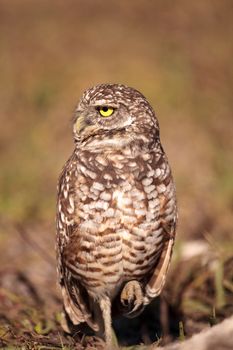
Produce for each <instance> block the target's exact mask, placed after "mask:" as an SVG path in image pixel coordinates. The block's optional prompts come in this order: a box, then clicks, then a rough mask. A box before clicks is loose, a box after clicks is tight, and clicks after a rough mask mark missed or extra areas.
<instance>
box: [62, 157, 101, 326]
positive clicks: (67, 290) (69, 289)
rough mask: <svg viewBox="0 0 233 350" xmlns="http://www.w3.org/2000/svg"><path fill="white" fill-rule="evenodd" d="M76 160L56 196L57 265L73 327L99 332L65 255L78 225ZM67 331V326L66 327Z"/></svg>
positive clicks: (66, 170)
mask: <svg viewBox="0 0 233 350" xmlns="http://www.w3.org/2000/svg"><path fill="white" fill-rule="evenodd" d="M76 168H77V165H76V159H75V155H73V156H72V157H71V158H70V159H69V160H68V161H67V163H66V164H65V166H64V168H63V170H62V172H61V175H60V177H59V181H58V197H57V217H56V218H57V219H56V222H57V266H58V277H59V283H60V286H61V291H62V296H63V303H64V309H65V312H66V313H67V314H68V316H69V319H70V320H71V321H72V323H73V324H74V325H78V324H80V323H82V322H86V323H87V324H88V325H89V326H90V327H91V328H92V329H94V330H95V331H98V326H97V324H96V323H94V322H93V320H92V315H91V313H90V311H89V309H88V306H87V302H86V301H87V295H86V293H85V290H84V288H83V287H82V286H81V284H80V283H79V281H78V280H77V279H75V278H74V277H73V276H72V274H71V272H70V271H69V270H68V269H67V267H66V264H65V262H64V253H65V251H66V250H67V249H66V248H67V246H69V244H70V241H71V239H72V235H73V234H74V233H75V232H76V230H77V224H76V222H75V219H74V218H75V182H76ZM65 328H66V329H65V330H67V327H65Z"/></svg>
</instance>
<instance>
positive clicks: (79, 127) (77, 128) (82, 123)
mask: <svg viewBox="0 0 233 350" xmlns="http://www.w3.org/2000/svg"><path fill="white" fill-rule="evenodd" d="M86 126H87V123H86V121H85V116H84V115H80V116H79V117H78V119H77V121H76V123H75V125H74V128H75V131H76V132H77V133H78V134H80V133H81V131H82V130H83V129H85V127H86Z"/></svg>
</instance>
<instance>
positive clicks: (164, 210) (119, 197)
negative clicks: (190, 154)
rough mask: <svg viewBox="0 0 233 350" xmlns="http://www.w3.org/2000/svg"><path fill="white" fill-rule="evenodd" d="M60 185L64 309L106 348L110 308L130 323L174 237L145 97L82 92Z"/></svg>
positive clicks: (160, 281)
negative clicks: (101, 338)
mask: <svg viewBox="0 0 233 350" xmlns="http://www.w3.org/2000/svg"><path fill="white" fill-rule="evenodd" d="M73 131H74V139H75V148H74V152H73V154H72V155H71V157H70V159H69V160H68V161H67V163H66V164H65V166H64V168H63V170H62V173H61V176H60V178H59V185H58V201H57V259H58V271H59V282H60V285H61V289H62V295H63V300H64V309H65V312H66V314H67V316H68V317H69V319H70V321H71V322H72V323H73V324H74V325H79V324H82V323H86V324H87V325H89V326H90V327H91V328H92V329H93V330H94V331H95V332H97V334H98V333H99V334H102V335H103V334H104V333H105V339H106V342H107V344H110V343H111V306H112V303H113V302H114V305H115V304H118V306H119V310H120V312H121V313H122V314H123V315H125V316H127V317H134V316H135V315H137V314H138V313H140V312H141V311H142V310H143V308H144V306H145V305H147V304H148V303H150V301H151V300H152V299H153V298H155V297H156V296H158V295H159V294H160V292H161V290H162V288H163V285H164V282H165V278H166V274H167V270H168V266H169V263H170V259H171V254H172V247H173V243H174V238H175V229H176V218H177V211H176V196H175V188H174V182H173V178H172V174H171V169H170V166H169V164H168V161H167V157H166V155H165V153H164V150H163V148H162V146H161V143H160V136H159V125H158V120H157V118H156V116H155V114H154V111H153V109H152V108H151V106H150V104H149V103H148V102H147V100H146V99H145V97H144V96H143V95H142V94H141V93H140V92H138V91H137V90H135V89H133V88H129V87H127V86H124V85H118V84H103V85H97V86H95V87H93V88H91V89H88V90H86V91H85V92H84V94H83V96H82V98H81V100H80V102H79V104H78V106H77V109H76V111H75V117H74V123H73Z"/></svg>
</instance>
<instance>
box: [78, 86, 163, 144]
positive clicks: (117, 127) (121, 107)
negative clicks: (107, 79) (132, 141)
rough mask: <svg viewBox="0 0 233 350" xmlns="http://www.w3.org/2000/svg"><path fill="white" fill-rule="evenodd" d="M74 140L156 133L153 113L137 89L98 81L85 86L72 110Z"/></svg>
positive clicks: (86, 140) (84, 140)
mask: <svg viewBox="0 0 233 350" xmlns="http://www.w3.org/2000/svg"><path fill="white" fill-rule="evenodd" d="M73 132H74V138H75V141H76V142H89V141H90V140H91V139H93V137H95V138H96V137H97V138H98V137H102V138H103V136H104V137H105V140H106V139H108V138H110V139H112V138H113V137H114V136H116V135H117V137H120V136H121V135H122V136H124V137H125V135H129V134H131V135H134V136H135V137H136V136H137V135H138V136H139V135H141V136H142V135H144V134H145V133H148V135H150V137H152V136H153V137H155V136H157V137H159V125H158V121H157V118H156V116H155V113H154V111H153V109H152V107H151V106H150V104H149V102H148V101H147V100H146V98H145V97H144V96H143V95H142V94H141V93H140V92H139V91H137V90H135V89H133V88H130V87H128V86H125V85H121V84H101V85H96V86H94V87H92V88H90V89H88V90H86V91H85V92H84V94H83V96H82V97H81V100H80V102H79V104H78V106H77V108H76V110H75V116H74V124H73Z"/></svg>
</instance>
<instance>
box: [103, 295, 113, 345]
mask: <svg viewBox="0 0 233 350" xmlns="http://www.w3.org/2000/svg"><path fill="white" fill-rule="evenodd" d="M100 309H101V311H102V315H103V320H104V332H105V341H106V348H107V349H110V348H112V347H111V346H112V318H111V301H110V299H109V297H107V296H106V297H104V298H102V299H101V300H100Z"/></svg>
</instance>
